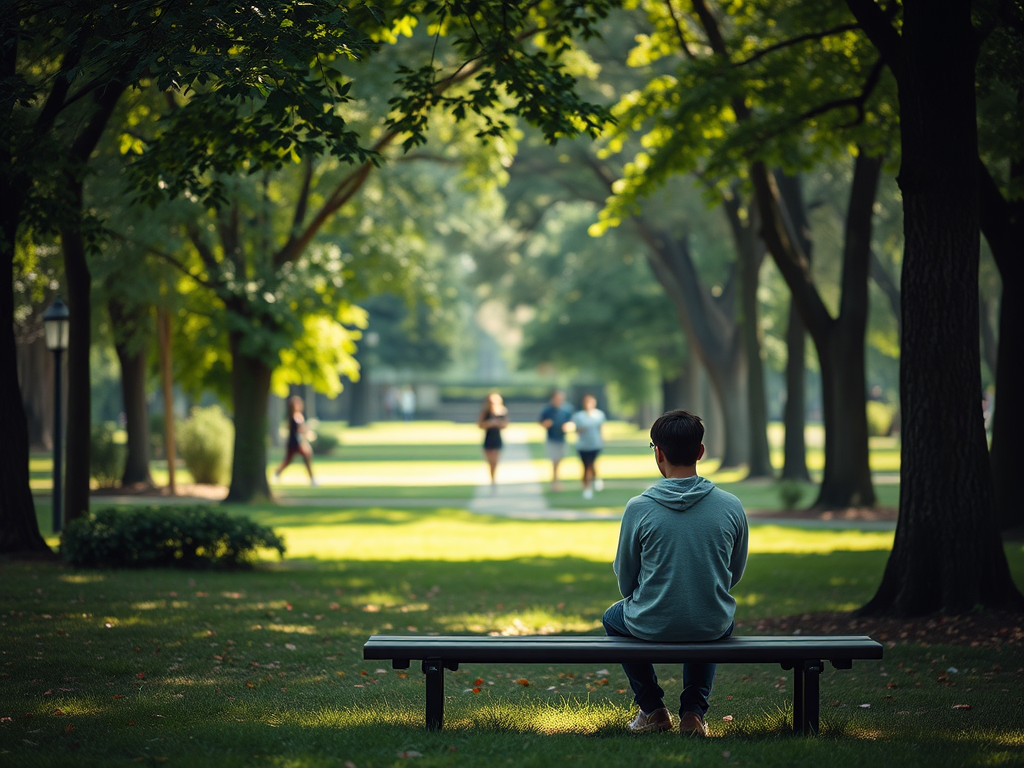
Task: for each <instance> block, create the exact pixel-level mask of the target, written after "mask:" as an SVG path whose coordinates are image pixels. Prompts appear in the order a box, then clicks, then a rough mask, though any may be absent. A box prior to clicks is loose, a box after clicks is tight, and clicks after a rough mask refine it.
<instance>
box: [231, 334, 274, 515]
mask: <svg viewBox="0 0 1024 768" xmlns="http://www.w3.org/2000/svg"><path fill="white" fill-rule="evenodd" d="M241 341H242V339H241V335H240V334H239V333H233V334H232V335H231V339H230V344H231V362H232V369H231V394H232V401H233V403H234V407H235V413H234V416H235V442H234V447H233V449H232V456H231V488H230V489H229V491H228V495H227V498H226V499H225V501H229V502H248V501H255V500H260V499H267V498H270V484H269V482H268V481H267V403H268V399H269V397H270V375H271V373H272V370H271V368H270V366H269V365H267V364H266V363H264V362H263V361H262V360H261V359H259V358H255V357H251V356H249V355H247V354H245V352H244V351H242V349H241Z"/></svg>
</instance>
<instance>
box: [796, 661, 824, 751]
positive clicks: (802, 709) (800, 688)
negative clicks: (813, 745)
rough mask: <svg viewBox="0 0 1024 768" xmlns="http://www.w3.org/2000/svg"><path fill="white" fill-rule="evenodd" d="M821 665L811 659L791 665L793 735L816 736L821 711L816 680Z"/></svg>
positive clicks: (819, 674) (819, 673)
mask: <svg viewBox="0 0 1024 768" xmlns="http://www.w3.org/2000/svg"><path fill="white" fill-rule="evenodd" d="M821 668H822V663H821V662H820V661H816V660H813V659H806V660H804V661H798V662H797V663H795V664H794V665H793V733H799V734H802V735H804V736H817V734H818V716H819V714H820V711H821V702H820V698H819V690H818V679H819V677H820V676H821Z"/></svg>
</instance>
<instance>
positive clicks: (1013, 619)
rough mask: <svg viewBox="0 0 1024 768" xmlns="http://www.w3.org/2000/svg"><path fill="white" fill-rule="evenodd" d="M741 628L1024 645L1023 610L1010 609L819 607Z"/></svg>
mask: <svg viewBox="0 0 1024 768" xmlns="http://www.w3.org/2000/svg"><path fill="white" fill-rule="evenodd" d="M739 628H740V625H737V629H739ZM745 628H746V629H747V630H748V631H749V630H756V631H758V632H764V633H766V634H773V635H786V634H801V635H869V636H870V637H872V638H874V639H875V640H877V641H878V642H880V643H882V644H883V645H887V646H889V647H892V646H895V645H903V644H907V643H912V644H914V645H920V646H929V645H966V646H970V647H972V648H1003V647H1006V648H1008V649H1017V650H1020V649H1024V613H1021V612H1012V611H986V612H984V613H970V614H966V615H964V616H921V617H916V618H907V619H893V618H880V617H874V616H852V615H851V614H849V613H838V612H819V613H804V614H799V615H794V616H780V617H777V618H771V619H758V620H757V621H755V622H752V623H749V624H747V626H746V627H745Z"/></svg>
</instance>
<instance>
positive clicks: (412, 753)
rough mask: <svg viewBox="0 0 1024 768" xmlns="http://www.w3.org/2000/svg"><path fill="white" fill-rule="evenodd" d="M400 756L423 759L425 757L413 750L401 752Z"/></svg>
mask: <svg viewBox="0 0 1024 768" xmlns="http://www.w3.org/2000/svg"><path fill="white" fill-rule="evenodd" d="M398 756H399V757H423V755H421V754H420V753H419V752H416V751H415V750H412V749H410V750H406V751H405V752H399V753H398Z"/></svg>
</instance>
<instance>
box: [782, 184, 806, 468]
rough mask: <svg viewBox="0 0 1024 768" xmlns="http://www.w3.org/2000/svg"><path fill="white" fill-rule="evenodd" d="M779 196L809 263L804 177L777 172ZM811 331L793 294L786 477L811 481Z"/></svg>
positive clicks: (788, 339)
mask: <svg viewBox="0 0 1024 768" xmlns="http://www.w3.org/2000/svg"><path fill="white" fill-rule="evenodd" d="M775 181H776V183H777V184H778V185H779V195H780V197H781V199H782V204H783V205H784V206H785V207H786V212H787V213H788V214H789V220H790V222H792V225H793V237H795V238H796V240H797V242H798V243H799V244H800V249H801V251H802V252H803V254H804V256H805V258H806V259H807V262H808V263H810V261H811V254H812V249H813V247H814V243H813V242H811V235H810V223H809V222H808V221H807V207H806V206H805V205H804V194H803V184H802V183H801V179H800V176H795V175H787V174H785V173H780V172H778V171H777V172H776V173H775ZM806 357H807V331H806V328H805V327H804V321H803V319H802V318H801V317H800V312H799V311H798V310H797V308H796V305H795V304H794V302H793V300H792V297H791V298H790V302H789V322H788V323H787V325H786V405H785V407H784V409H783V415H782V421H783V424H784V425H785V437H784V445H783V464H782V478H783V479H784V480H800V481H804V482H809V481H810V479H811V473H810V472H808V471H807V439H806V430H807V391H806V390H807V384H806V382H807V361H806Z"/></svg>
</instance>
